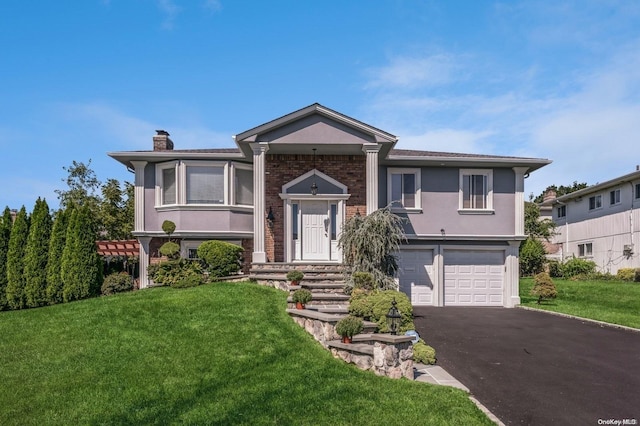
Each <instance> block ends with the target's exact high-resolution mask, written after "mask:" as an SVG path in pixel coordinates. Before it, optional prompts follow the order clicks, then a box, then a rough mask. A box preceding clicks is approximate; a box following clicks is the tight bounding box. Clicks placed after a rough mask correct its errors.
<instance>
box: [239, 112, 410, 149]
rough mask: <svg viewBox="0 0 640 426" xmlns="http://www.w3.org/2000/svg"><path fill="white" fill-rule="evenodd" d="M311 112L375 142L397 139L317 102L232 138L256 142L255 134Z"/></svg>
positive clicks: (394, 140) (265, 131)
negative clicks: (365, 135) (350, 128)
mask: <svg viewBox="0 0 640 426" xmlns="http://www.w3.org/2000/svg"><path fill="white" fill-rule="evenodd" d="M312 114H321V115H324V116H325V117H328V118H331V119H333V120H335V121H338V122H340V123H343V124H345V125H347V126H350V127H354V128H356V129H358V130H360V131H362V132H364V133H369V134H372V135H374V136H375V137H376V141H377V142H391V143H394V142H396V141H397V140H398V138H397V137H396V136H394V135H392V134H391V133H387V132H385V131H384V130H380V129H378V128H376V127H373V126H370V125H369V124H366V123H363V122H362V121H359V120H356V119H355V118H351V117H349V116H347V115H344V114H342V113H339V112H338V111H334V110H332V109H331V108H327V107H325V106H323V105H320V104H319V103H317V102H316V103H314V104H311V105H309V106H307V107H304V108H301V109H299V110H297V111H294V112H291V113H289V114H286V115H283V116H282V117H279V118H276V119H274V120H271V121H268V122H266V123H264V124H261V125H259V126H256V127H254V128H252V129H249V130H245V131H244V132H242V133H239V134H237V135H236V136H234V139H235V140H236V142H242V141H246V142H256V140H255V137H257V135H259V134H264V133H267V132H270V131H272V130H274V129H277V128H278V127H282V126H284V125H286V124H289V123H291V122H293V121H297V120H299V119H301V118H303V117H306V116H309V115H312Z"/></svg>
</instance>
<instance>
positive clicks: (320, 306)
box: [306, 303, 349, 315]
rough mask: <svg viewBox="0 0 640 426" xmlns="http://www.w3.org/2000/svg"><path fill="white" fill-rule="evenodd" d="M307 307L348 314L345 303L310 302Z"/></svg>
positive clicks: (325, 311)
mask: <svg viewBox="0 0 640 426" xmlns="http://www.w3.org/2000/svg"><path fill="white" fill-rule="evenodd" d="M306 308H307V309H311V310H312V311H318V312H324V313H327V314H345V315H346V314H349V307H348V306H347V305H339V304H335V305H327V304H315V303H314V304H310V305H307V306H306Z"/></svg>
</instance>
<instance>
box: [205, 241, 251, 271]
mask: <svg viewBox="0 0 640 426" xmlns="http://www.w3.org/2000/svg"><path fill="white" fill-rule="evenodd" d="M242 252H243V248H242V247H240V246H239V245H236V244H231V243H228V242H226V241H218V240H210V241H205V242H204V243H202V244H200V246H199V247H198V257H199V258H200V260H202V262H204V264H205V269H206V270H207V272H209V274H210V275H211V276H212V277H216V278H220V277H228V276H230V275H234V274H237V273H238V271H239V270H240V267H241V266H242Z"/></svg>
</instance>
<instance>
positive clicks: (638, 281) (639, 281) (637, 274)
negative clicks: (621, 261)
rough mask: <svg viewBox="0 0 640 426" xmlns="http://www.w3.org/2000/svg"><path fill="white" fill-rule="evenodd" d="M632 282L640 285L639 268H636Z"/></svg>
mask: <svg viewBox="0 0 640 426" xmlns="http://www.w3.org/2000/svg"><path fill="white" fill-rule="evenodd" d="M633 282H635V283H640V268H636V272H635V274H634V276H633Z"/></svg>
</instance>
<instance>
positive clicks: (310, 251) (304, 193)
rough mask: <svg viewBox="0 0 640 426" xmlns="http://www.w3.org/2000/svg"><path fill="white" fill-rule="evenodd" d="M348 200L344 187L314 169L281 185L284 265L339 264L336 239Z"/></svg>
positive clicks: (339, 257) (339, 254)
mask: <svg viewBox="0 0 640 426" xmlns="http://www.w3.org/2000/svg"><path fill="white" fill-rule="evenodd" d="M312 186H315V188H317V192H316V193H315V194H310V193H309V192H310V191H309V190H310V188H311V187H312ZM349 197H350V194H348V193H347V186H346V185H343V184H342V183H340V182H338V181H337V180H335V179H333V178H331V177H330V176H327V175H326V174H324V173H322V172H320V171H319V170H317V169H313V170H311V171H309V172H307V173H305V174H303V175H302V176H299V177H298V178H296V179H294V180H292V181H291V182H289V183H287V184H285V185H283V187H282V193H281V194H280V198H281V199H282V200H283V202H284V206H283V207H284V231H285V235H284V239H285V247H284V250H285V252H284V256H285V262H295V261H301V262H327V261H329V262H341V261H342V254H341V253H340V250H339V248H338V239H339V238H340V233H341V232H342V224H343V223H344V218H345V206H346V201H347V200H348V199H349Z"/></svg>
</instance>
